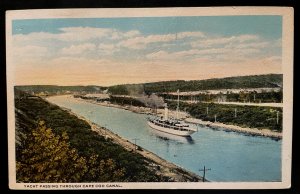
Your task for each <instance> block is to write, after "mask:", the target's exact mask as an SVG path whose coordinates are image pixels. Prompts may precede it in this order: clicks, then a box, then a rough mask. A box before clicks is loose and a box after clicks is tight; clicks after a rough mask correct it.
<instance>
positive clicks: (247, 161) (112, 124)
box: [49, 96, 282, 182]
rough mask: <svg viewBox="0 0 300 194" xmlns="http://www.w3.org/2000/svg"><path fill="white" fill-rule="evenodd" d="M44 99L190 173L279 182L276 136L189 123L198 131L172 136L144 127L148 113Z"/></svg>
mask: <svg viewBox="0 0 300 194" xmlns="http://www.w3.org/2000/svg"><path fill="white" fill-rule="evenodd" d="M49 100H50V101H51V102H53V103H54V104H56V105H59V106H60V107H66V108H67V109H69V110H71V111H72V112H74V113H76V114H78V115H80V116H83V117H84V118H86V119H88V120H89V121H91V122H93V123H95V124H97V125H98V126H103V127H104V128H106V129H109V130H110V131H111V132H113V133H114V134H117V135H118V136H121V137H122V138H123V139H125V140H129V141H130V142H134V143H136V144H137V145H138V146H139V147H142V148H145V149H146V150H149V151H150V152H152V153H154V154H155V155H157V156H159V157H160V158H162V159H164V160H166V161H169V162H171V163H173V164H175V165H177V166H179V167H182V168H184V169H186V170H188V171H189V172H193V173H195V174H197V175H199V176H202V175H203V172H202V171H199V170H201V169H203V167H204V166H205V167H206V168H210V169H211V170H210V171H208V172H207V173H206V176H205V177H206V178H207V179H208V180H210V181H213V182H220V181H222V182H228V181H230V182H233V181H246V182H248V181H280V180H281V171H280V169H281V167H280V166H281V143H282V142H281V140H279V141H274V140H273V139H271V138H264V137H260V136H250V135H243V134H241V133H236V132H227V131H225V130H223V129H217V130H216V129H213V128H211V127H207V126H202V125H194V124H191V126H192V127H194V128H196V127H197V126H198V129H199V130H198V131H197V132H196V133H194V134H193V135H192V136H191V137H190V138H183V137H181V138H180V137H179V136H176V137H174V135H173V136H172V135H169V134H165V133H158V131H156V130H153V129H152V128H151V127H149V126H148V125H147V117H148V116H147V114H138V113H134V112H132V111H129V110H124V109H122V108H117V107H108V106H99V105H96V104H94V103H89V102H86V101H84V100H77V99H74V98H72V97H66V96H61V97H60V96H57V97H52V98H49ZM145 160H147V159H146V158H145ZM269 161H272V163H270V162H269Z"/></svg>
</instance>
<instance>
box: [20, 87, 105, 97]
mask: <svg viewBox="0 0 300 194" xmlns="http://www.w3.org/2000/svg"><path fill="white" fill-rule="evenodd" d="M15 89H17V90H22V91H24V92H29V93H35V94H37V93H42V92H43V93H46V94H50V95H51V94H66V93H68V92H79V93H83V92H85V93H94V92H100V91H103V90H105V89H107V87H102V86H56V85H27V86H15Z"/></svg>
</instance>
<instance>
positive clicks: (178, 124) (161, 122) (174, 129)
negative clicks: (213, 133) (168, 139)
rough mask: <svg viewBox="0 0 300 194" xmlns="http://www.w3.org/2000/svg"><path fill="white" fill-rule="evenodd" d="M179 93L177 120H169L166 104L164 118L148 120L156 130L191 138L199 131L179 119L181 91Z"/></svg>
mask: <svg viewBox="0 0 300 194" xmlns="http://www.w3.org/2000/svg"><path fill="white" fill-rule="evenodd" d="M177 92H178V102H177V109H176V117H177V118H176V119H169V117H168V107H167V104H165V114H164V117H163V118H160V117H155V118H148V125H149V126H150V127H151V128H153V129H156V130H159V131H162V132H165V133H170V134H174V135H179V136H190V135H192V134H193V133H195V132H196V131H197V130H195V129H193V128H191V127H190V126H189V124H187V123H185V122H184V121H181V120H179V119H178V111H179V91H177Z"/></svg>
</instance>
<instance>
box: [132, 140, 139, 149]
mask: <svg viewBox="0 0 300 194" xmlns="http://www.w3.org/2000/svg"><path fill="white" fill-rule="evenodd" d="M133 140H134V151H135V152H136V141H137V140H139V139H138V138H134V139H133Z"/></svg>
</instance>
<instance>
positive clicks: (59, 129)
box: [15, 90, 168, 182]
mask: <svg viewBox="0 0 300 194" xmlns="http://www.w3.org/2000/svg"><path fill="white" fill-rule="evenodd" d="M15 107H16V112H15V113H16V142H17V144H16V162H17V174H16V175H17V181H18V182H104V181H109V182H111V181H139V182H143V181H168V179H167V178H165V177H161V176H157V175H155V173H154V172H153V171H152V170H150V169H149V168H147V162H146V161H145V158H143V157H142V156H140V155H138V154H136V153H134V152H129V151H127V150H125V149H124V148H123V147H121V146H119V145H117V144H115V143H113V142H112V141H111V140H109V139H105V138H104V137H102V136H99V135H98V134H97V133H96V132H93V131H91V129H90V126H89V124H88V123H87V122H85V121H83V120H80V119H78V118H77V117H76V116H74V115H71V114H69V113H68V112H67V111H66V110H62V109H61V108H60V107H58V106H56V105H52V104H49V103H48V102H46V101H44V100H43V99H41V98H39V97H35V96H29V95H27V94H25V93H23V92H20V91H17V90H16V96H15Z"/></svg>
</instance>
